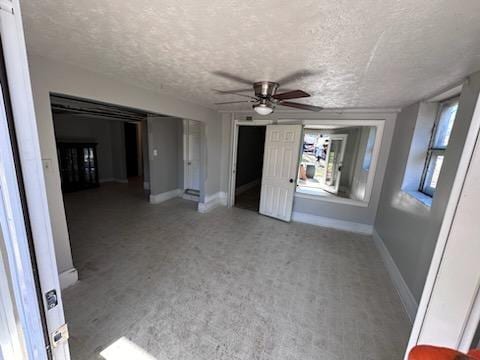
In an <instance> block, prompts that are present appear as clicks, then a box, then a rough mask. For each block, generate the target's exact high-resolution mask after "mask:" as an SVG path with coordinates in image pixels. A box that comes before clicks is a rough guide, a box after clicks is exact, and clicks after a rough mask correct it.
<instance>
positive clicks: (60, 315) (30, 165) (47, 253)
mask: <svg viewBox="0 0 480 360" xmlns="http://www.w3.org/2000/svg"><path fill="white" fill-rule="evenodd" d="M0 31H1V38H2V45H3V51H4V58H5V67H6V70H7V76H8V87H9V91H10V97H11V105H12V110H13V118H14V123H15V129H16V140H17V144H18V151H19V157H20V166H21V170H22V174H23V180H24V190H25V197H26V203H27V204H26V205H27V209H28V213H29V218H30V228H31V231H32V237H33V242H34V246H35V255H36V261H37V267H38V274H39V278H40V288H41V292H42V298H43V297H44V294H45V293H46V292H48V291H50V290H56V293H57V301H58V303H57V305H56V306H55V307H54V308H52V309H50V310H47V308H46V306H45V304H41V305H42V306H43V309H44V311H45V317H46V321H47V328H48V332H49V334H52V333H53V332H54V331H55V330H56V329H58V328H59V327H60V326H61V325H63V324H64V323H65V316H64V311H63V303H62V297H61V292H60V284H59V279H58V268H57V263H56V258H55V250H54V243H53V235H52V228H51V222H50V215H49V210H48V203H47V193H46V185H45V178H44V175H43V166H42V160H41V152H40V144H39V138H38V129H37V122H36V118H35V111H34V107H33V96H32V89H31V81H30V75H29V68H28V61H27V53H26V47H25V38H24V33H23V25H22V19H21V12H20V4H19V0H11V1H10V2H5V1H2V2H1V4H0ZM10 177H11V175H10ZM17 205H18V204H17ZM17 240H18V239H17ZM17 244H18V242H17ZM17 260H18V261H22V265H23V268H22V269H23V270H24V271H23V272H22V273H19V274H18V275H19V278H18V279H16V281H15V282H16V283H18V284H21V283H22V281H27V280H28V272H29V271H30V270H31V269H32V264H31V263H29V264H27V263H23V261H25V259H24V258H21V257H19V258H18V259H17ZM24 300H26V298H24ZM33 300H34V301H35V305H33V304H30V305H29V306H26V307H25V308H24V311H25V312H26V314H28V316H29V321H33V320H34V319H35V318H36V317H37V316H38V313H37V314H36V311H38V303H37V300H36V297H35V298H33V297H30V301H33ZM36 323H37V325H36V328H32V327H29V328H27V329H26V332H25V334H24V336H25V338H26V339H29V341H30V345H28V344H27V345H28V346H30V349H29V351H33V352H34V354H37V356H33V357H31V358H33V359H44V358H46V353H45V351H43V352H40V350H39V347H40V346H41V343H43V336H41V335H42V334H43V330H42V329H41V328H38V321H36ZM40 337H42V339H41V340H40ZM44 345H45V344H43V346H44ZM52 353H53V357H54V359H55V360H69V359H70V352H69V348H68V342H64V343H62V344H60V345H59V346H57V347H56V348H54V349H52ZM42 354H45V355H44V356H43V355H42Z"/></svg>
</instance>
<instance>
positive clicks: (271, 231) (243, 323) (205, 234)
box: [63, 184, 409, 360]
mask: <svg viewBox="0 0 480 360" xmlns="http://www.w3.org/2000/svg"><path fill="white" fill-rule="evenodd" d="M137 189H138V188H134V187H129V186H128V185H123V184H115V185H104V186H102V187H101V188H99V189H95V190H88V191H82V192H78V193H72V194H66V195H65V204H66V209H67V216H68V222H69V231H70V236H71V242H72V251H73V256H74V263H75V265H76V266H77V268H78V271H79V274H80V281H79V282H78V283H77V284H76V285H74V286H73V287H71V288H69V289H67V290H65V291H64V292H63V298H64V304H65V310H66V318H67V321H68V323H69V327H70V336H71V338H70V349H71V353H72V359H73V360H81V359H99V358H100V359H102V357H99V353H100V352H101V351H102V350H104V349H107V350H106V352H108V351H109V350H112V349H113V347H109V346H110V345H111V344H112V343H114V342H116V341H117V340H119V339H122V338H126V339H128V340H130V342H129V344H135V346H137V351H140V350H138V349H140V348H141V349H143V350H144V351H146V352H147V353H148V354H150V355H151V356H152V358H155V359H158V360H165V359H191V360H194V359H195V360H200V359H205V360H220V359H222V360H240V359H245V360H246V359H264V360H287V359H288V360H293V359H298V360H313V359H328V360H335V359H359V360H366V359H372V360H373V359H376V360H387V359H388V360H392V359H400V358H401V356H402V354H403V349H404V346H405V344H406V341H407V338H408V333H409V322H408V320H407V318H406V316H405V314H404V312H403V309H402V305H401V303H400V301H399V299H398V297H397V294H396V293H395V290H394V289H393V287H392V284H391V283H390V280H389V278H388V275H387V273H386V270H385V268H384V266H383V264H382V262H381V259H380V257H379V255H378V253H377V251H376V249H375V247H374V244H373V242H372V240H371V238H370V237H366V236H361V235H356V234H352V233H346V232H339V231H333V230H328V229H323V228H319V227H315V226H310V225H304V224H297V223H291V224H286V223H283V222H280V221H276V220H274V219H270V218H267V217H264V216H261V215H258V214H257V213H254V212H252V211H247V210H242V209H237V208H232V209H226V208H218V209H216V210H214V211H213V212H211V213H208V214H200V213H198V212H196V211H195V205H196V203H193V202H189V201H186V200H182V199H173V200H170V201H168V202H166V203H163V204H158V205H150V204H148V203H147V202H146V200H145V198H144V195H143V194H142V191H141V190H140V189H138V190H137ZM116 344H117V345H118V344H119V343H118V342H117V343H116ZM135 346H134V347H135ZM132 349H133V348H132V347H124V348H121V353H122V356H124V357H122V358H131V359H141V358H142V359H147V358H148V357H140V356H139V355H138V354H136V355H135V351H133V350H132ZM128 351H132V353H131V355H129V353H128ZM125 356H126V357H125ZM108 360H115V357H114V356H110V357H108Z"/></svg>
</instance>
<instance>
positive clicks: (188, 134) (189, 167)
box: [183, 120, 202, 201]
mask: <svg viewBox="0 0 480 360" xmlns="http://www.w3.org/2000/svg"><path fill="white" fill-rule="evenodd" d="M201 126H202V124H201V123H200V121H195V120H183V144H184V146H183V172H184V184H183V187H184V189H185V191H184V195H183V197H184V198H186V199H189V200H193V201H198V199H199V196H200V154H201V149H200V141H201Z"/></svg>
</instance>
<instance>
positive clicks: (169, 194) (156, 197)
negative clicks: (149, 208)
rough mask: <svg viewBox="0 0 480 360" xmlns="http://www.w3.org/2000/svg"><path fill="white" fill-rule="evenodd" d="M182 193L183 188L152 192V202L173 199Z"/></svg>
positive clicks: (158, 202) (156, 202)
mask: <svg viewBox="0 0 480 360" xmlns="http://www.w3.org/2000/svg"><path fill="white" fill-rule="evenodd" d="M180 195H182V189H175V190H170V191H167V192H164V193H161V194H155V195H152V194H150V204H160V203H162V202H164V201H167V200H170V199H173V198H175V197H177V196H180Z"/></svg>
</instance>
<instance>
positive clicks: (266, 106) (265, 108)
mask: <svg viewBox="0 0 480 360" xmlns="http://www.w3.org/2000/svg"><path fill="white" fill-rule="evenodd" d="M253 110H255V112H256V113H257V114H260V115H268V114H271V113H272V112H273V105H272V103H271V102H269V101H266V100H262V101H261V102H260V104H255V105H253Z"/></svg>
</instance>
